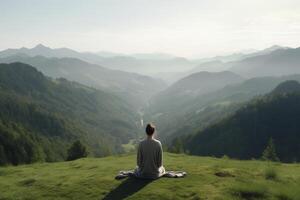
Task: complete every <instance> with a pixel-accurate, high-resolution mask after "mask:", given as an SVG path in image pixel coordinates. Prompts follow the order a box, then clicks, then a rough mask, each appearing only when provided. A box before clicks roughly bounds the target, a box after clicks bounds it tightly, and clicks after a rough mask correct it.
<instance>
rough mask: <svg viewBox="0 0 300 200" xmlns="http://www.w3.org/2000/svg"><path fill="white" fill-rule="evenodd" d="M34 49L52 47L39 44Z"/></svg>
mask: <svg viewBox="0 0 300 200" xmlns="http://www.w3.org/2000/svg"><path fill="white" fill-rule="evenodd" d="M33 49H50V48H49V47H47V46H45V45H43V44H38V45H36V46H35V47H33Z"/></svg>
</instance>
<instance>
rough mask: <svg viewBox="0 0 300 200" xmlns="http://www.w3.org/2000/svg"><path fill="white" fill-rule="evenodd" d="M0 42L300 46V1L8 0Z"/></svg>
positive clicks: (79, 46) (202, 48)
mask: <svg viewBox="0 0 300 200" xmlns="http://www.w3.org/2000/svg"><path fill="white" fill-rule="evenodd" d="M0 10H1V12H0V41H1V42H0V49H6V48H19V47H22V46H26V47H32V46H34V45H36V44H38V43H43V44H45V45H47V46H50V47H69V48H73V49H76V50H79V51H113V52H119V53H138V52H140V53H142V52H143V53H147V52H165V53H171V54H176V55H179V56H187V57H193V56H199V57H204V56H213V55H220V54H227V53H232V52H237V51H239V50H245V49H249V48H255V49H262V48H265V47H268V46H271V45H273V44H278V45H284V46H291V47H298V46H300V1H298V0H0Z"/></svg>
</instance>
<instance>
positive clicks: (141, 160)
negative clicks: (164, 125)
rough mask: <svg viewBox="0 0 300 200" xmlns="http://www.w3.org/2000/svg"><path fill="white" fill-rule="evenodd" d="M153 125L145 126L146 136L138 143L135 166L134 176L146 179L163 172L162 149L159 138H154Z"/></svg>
mask: <svg viewBox="0 0 300 200" xmlns="http://www.w3.org/2000/svg"><path fill="white" fill-rule="evenodd" d="M154 133H155V126H154V125H153V124H148V125H147V126H146V134H147V137H146V138H145V139H144V140H142V141H141V142H140V143H139V145H138V151H137V168H136V169H135V172H134V173H135V176H136V177H140V178H146V179H156V178H159V177H161V176H163V175H164V174H165V168H164V167H163V149H162V145H161V143H160V141H159V140H156V139H154Z"/></svg>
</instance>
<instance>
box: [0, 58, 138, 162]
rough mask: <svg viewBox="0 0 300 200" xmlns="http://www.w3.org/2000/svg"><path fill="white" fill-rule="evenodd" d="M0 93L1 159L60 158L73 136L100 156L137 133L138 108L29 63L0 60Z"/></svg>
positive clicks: (118, 147)
mask: <svg viewBox="0 0 300 200" xmlns="http://www.w3.org/2000/svg"><path fill="white" fill-rule="evenodd" d="M0 93H1V96H0V110H1V112H0V132H1V134H0V137H1V139H0V154H1V158H2V160H1V162H2V164H3V163H13V164H19V163H30V162H33V161H38V160H46V161H56V160H62V159H64V158H65V156H66V155H65V154H66V148H68V147H69V144H70V143H71V142H73V141H74V140H75V139H81V140H82V141H83V142H84V143H85V144H86V145H88V148H89V151H90V152H91V154H94V155H96V156H102V155H108V154H111V153H117V152H122V148H121V144H122V143H127V142H128V141H129V139H132V138H136V134H137V133H138V128H137V126H136V119H137V117H136V115H135V111H134V109H133V108H132V107H131V106H130V105H129V104H126V103H125V102H124V101H123V100H121V99H120V98H118V97H117V96H115V95H112V94H109V93H107V92H103V91H100V90H96V89H92V88H89V87H87V86H84V85H81V84H78V83H76V82H70V81H67V80H66V79H56V80H53V79H50V78H47V77H45V76H44V75H43V74H42V73H41V72H39V71H37V70H36V69H35V68H33V67H31V66H29V65H27V64H23V63H12V64H0Z"/></svg>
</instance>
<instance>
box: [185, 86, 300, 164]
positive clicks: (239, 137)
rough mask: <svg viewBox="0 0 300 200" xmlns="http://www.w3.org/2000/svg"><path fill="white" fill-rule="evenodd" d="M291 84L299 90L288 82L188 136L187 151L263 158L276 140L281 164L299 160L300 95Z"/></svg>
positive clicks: (242, 157) (244, 157) (186, 140)
mask: <svg viewBox="0 0 300 200" xmlns="http://www.w3.org/2000/svg"><path fill="white" fill-rule="evenodd" d="M297 84H298V86H299V83H297ZM291 85H292V86H293V88H295V82H293V84H291V81H287V82H284V83H282V84H280V85H279V86H278V87H277V88H275V89H274V91H273V92H271V93H270V94H268V95H265V96H263V97H259V98H255V99H253V100H252V101H250V102H249V103H248V104H246V105H244V106H242V107H241V108H240V109H238V110H237V112H235V113H234V114H233V115H232V116H230V117H227V118H225V119H224V120H222V121H220V122H218V123H216V124H214V125H211V126H210V127H208V128H207V129H205V130H203V131H200V132H198V133H196V134H195V135H190V136H188V137H186V138H185V139H184V142H183V146H184V149H185V150H186V151H188V152H190V153H191V154H197V155H213V156H223V155H228V156H230V157H233V158H239V159H251V158H260V157H261V156H262V153H263V151H264V150H265V148H266V146H267V145H268V142H269V140H270V138H272V139H273V141H274V145H275V147H276V153H277V155H278V157H279V159H280V160H281V161H286V162H293V161H299V160H300V145H299V141H300V134H299V133H300V126H299V121H300V92H296V91H295V90H292V89H290V87H289V86H291ZM282 88H286V89H285V90H284V91H283V90H282ZM279 90H280V91H281V92H278V91H279Z"/></svg>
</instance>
